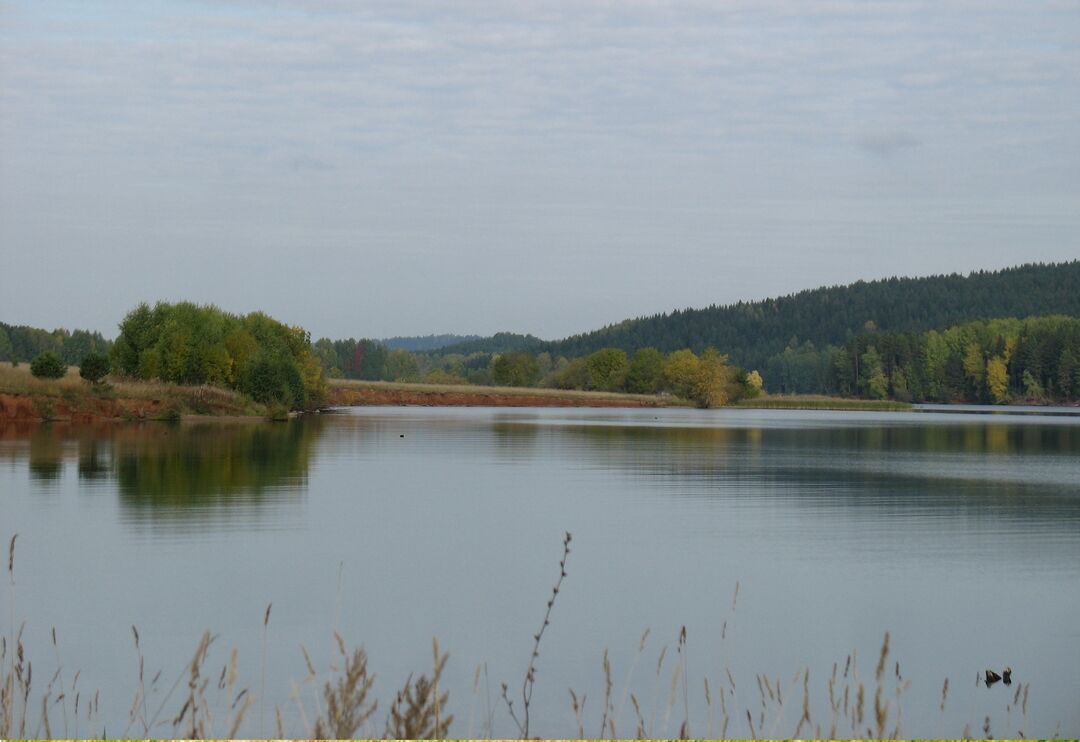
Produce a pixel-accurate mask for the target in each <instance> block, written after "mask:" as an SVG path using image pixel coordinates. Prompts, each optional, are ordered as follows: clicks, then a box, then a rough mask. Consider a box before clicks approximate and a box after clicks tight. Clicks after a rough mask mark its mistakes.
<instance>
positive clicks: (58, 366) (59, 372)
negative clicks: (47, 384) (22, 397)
mask: <svg viewBox="0 0 1080 742" xmlns="http://www.w3.org/2000/svg"><path fill="white" fill-rule="evenodd" d="M30 373H32V374H33V375H34V376H36V377H37V378H39V379H59V378H61V377H63V376H64V374H66V373H67V366H66V365H65V364H64V362H63V361H61V360H60V356H58V355H56V354H55V353H53V352H52V351H51V350H47V351H45V352H44V353H42V354H41V355H39V356H38V357H37V358H35V359H34V361H33V363H31V364H30Z"/></svg>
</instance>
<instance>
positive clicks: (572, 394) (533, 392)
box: [328, 379, 684, 407]
mask: <svg viewBox="0 0 1080 742" xmlns="http://www.w3.org/2000/svg"><path fill="white" fill-rule="evenodd" d="M328 383H329V385H330V389H331V391H332V390H333V389H335V388H337V389H355V390H375V391H401V392H415V393H419V394H461V395H469V396H476V397H506V396H509V397H544V398H548V399H570V400H579V401H588V400H609V401H621V402H632V403H636V404H648V405H651V406H655V407H677V406H681V405H683V404H684V403H683V402H682V401H681V400H679V399H677V398H675V397H672V396H670V395H661V394H622V393H618V392H586V391H580V390H577V389H550V388H547V387H526V386H480V385H472V384H412V383H405V382H397V381H361V380H357V379H330V380H329V382H328Z"/></svg>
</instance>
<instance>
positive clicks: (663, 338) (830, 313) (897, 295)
mask: <svg viewBox="0 0 1080 742" xmlns="http://www.w3.org/2000/svg"><path fill="white" fill-rule="evenodd" d="M1045 314H1065V315H1072V316H1080V260H1078V261H1073V262H1070V263H1058V264H1049V265H1043V264H1028V265H1022V266H1018V267H1015V268H1007V269H1004V270H1000V271H978V272H975V273H971V274H970V275H967V276H963V275H960V274H952V275H947V276H930V277H926V278H888V279H882V280H879V281H869V282H867V281H859V282H857V283H853V284H851V285H848V286H830V287H826V288H819V289H812V290H807V291H801V292H799V293H797V294H792V295H790V296H784V297H781V298H778V299H766V300H764V301H756V302H739V303H738V304H732V305H727V306H715V305H714V306H710V307H708V308H706V309H685V310H681V311H674V312H671V313H669V314H658V315H654V316H652V317H641V318H638V319H632V320H626V321H623V322H620V323H618V324H615V325H609V326H608V327H605V328H603V329H600V330H596V331H594V332H589V333H585V334H582V335H575V336H573V337H569V338H566V339H565V340H558V341H554V342H550V343H538V344H536V345H535V346H533V347H531V348H529V350H532V351H543V350H546V351H549V352H550V353H552V354H553V355H555V354H558V355H565V356H567V357H575V356H583V355H587V354H589V353H592V352H594V351H596V350H599V349H600V348H605V347H615V348H622V349H623V350H626V351H627V352H629V353H632V352H633V351H635V350H637V349H638V348H643V347H647V346H653V347H655V348H657V349H659V350H661V351H665V352H670V351H673V350H678V349H680V348H690V349H691V350H693V351H695V352H700V351H701V350H702V349H704V348H705V347H707V346H713V347H715V348H717V349H719V350H720V351H721V352H723V353H728V354H729V355H730V356H731V360H732V362H733V363H736V364H738V365H740V366H743V367H744V368H761V367H764V365H765V364H766V362H767V361H768V359H769V358H770V357H771V356H774V355H776V354H778V353H782V352H783V351H784V349H785V348H786V347H788V346H789V344H791V343H792V342H793V341H794V342H795V343H796V344H804V343H806V342H807V341H809V342H812V343H813V344H814V345H815V346H817V347H819V348H821V347H823V346H826V345H829V344H842V343H844V342H845V341H846V340H847V339H848V338H849V337H850V336H852V335H853V334H857V333H859V332H862V331H863V330H864V329H865V328H866V326H867V322H873V323H874V325H873V326H876V327H877V328H878V329H880V330H895V331H920V330H930V329H935V328H943V327H948V326H950V325H955V324H959V323H962V322H969V321H972V320H979V319H990V318H994V317H1028V316H1031V315H1045Z"/></svg>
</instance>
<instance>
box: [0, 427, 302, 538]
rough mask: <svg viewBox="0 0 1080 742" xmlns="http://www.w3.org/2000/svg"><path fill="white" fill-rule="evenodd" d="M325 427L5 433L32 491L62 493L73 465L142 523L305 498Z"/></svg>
mask: <svg viewBox="0 0 1080 742" xmlns="http://www.w3.org/2000/svg"><path fill="white" fill-rule="evenodd" d="M322 428H323V423H322V421H321V420H319V419H318V418H313V419H307V420H299V421H293V422H290V423H286V424H275V425H268V424H265V423H261V422H260V423H233V424H230V423H221V422H208V423H195V424H174V425H169V424H161V423H152V424H98V425H80V426H72V425H70V424H66V423H60V424H56V423H54V424H40V425H32V426H25V425H23V426H16V425H14V424H8V425H4V426H0V460H3V459H7V460H9V461H12V462H22V461H24V462H26V466H27V468H28V471H29V478H30V481H31V482H36V483H39V484H44V485H46V486H47V487H48V488H49V489H55V488H56V487H57V486H59V483H60V481H61V480H62V478H63V472H64V470H65V466H66V465H67V464H73V465H74V469H75V471H76V472H77V475H78V480H79V482H80V483H81V484H82V485H86V486H90V487H95V488H96V487H101V486H109V485H111V486H112V487H113V488H114V489H115V492H116V494H117V496H118V499H119V503H120V507H121V509H122V510H124V511H125V512H126V513H127V515H128V517H129V518H134V519H136V520H140V519H144V518H148V517H160V516H166V517H168V518H169V519H173V520H176V519H181V520H182V519H185V518H195V519H199V520H205V519H206V518H207V517H208V516H209V515H210V513H211V511H212V512H214V513H216V514H217V515H218V516H228V513H229V510H230V509H233V508H237V507H243V508H244V509H245V510H250V509H251V508H252V507H259V506H260V505H262V504H265V503H269V502H272V501H273V502H276V501H279V500H281V499H283V498H293V499H295V498H296V497H298V496H302V494H303V492H304V491H305V489H306V486H307V477H308V469H309V466H310V460H311V457H312V451H313V449H314V446H315V442H316V441H317V440H318V438H319V436H320V435H321V432H322Z"/></svg>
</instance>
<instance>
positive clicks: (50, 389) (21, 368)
mask: <svg viewBox="0 0 1080 742" xmlns="http://www.w3.org/2000/svg"><path fill="white" fill-rule="evenodd" d="M87 386H88V384H87V382H85V381H83V379H81V378H80V377H79V369H78V368H76V367H75V366H68V370H67V374H66V375H65V376H64V377H63V378H60V379H38V378H35V377H34V375H33V374H31V373H30V364H29V363H20V364H19V365H18V366H13V365H12V364H11V363H9V362H7V361H0V393H4V394H31V395H35V396H46V397H60V396H63V395H64V394H65V393H67V394H72V393H82V392H83V391H85V389H86V387H87Z"/></svg>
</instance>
